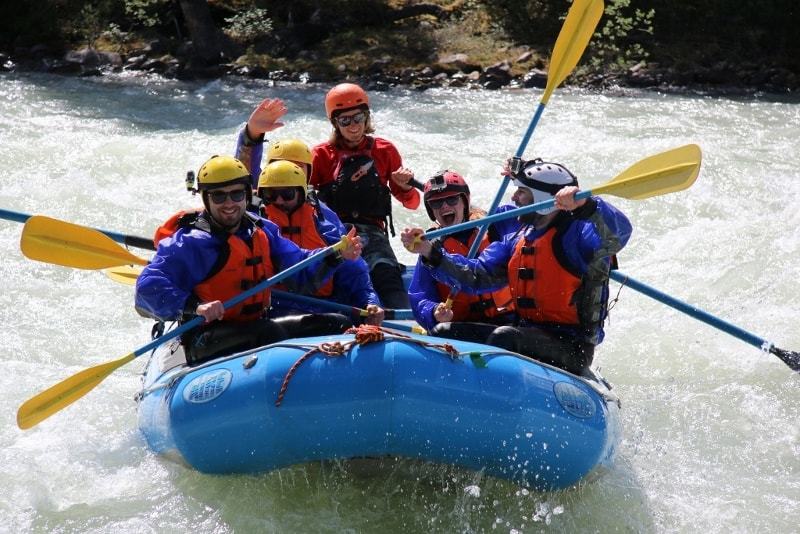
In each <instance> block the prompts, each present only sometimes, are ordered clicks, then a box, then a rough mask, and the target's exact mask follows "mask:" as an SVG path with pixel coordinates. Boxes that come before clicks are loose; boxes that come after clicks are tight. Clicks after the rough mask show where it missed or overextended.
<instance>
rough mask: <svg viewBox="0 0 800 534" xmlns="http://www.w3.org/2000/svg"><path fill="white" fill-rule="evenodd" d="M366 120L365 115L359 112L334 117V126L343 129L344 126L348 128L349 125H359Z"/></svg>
mask: <svg viewBox="0 0 800 534" xmlns="http://www.w3.org/2000/svg"><path fill="white" fill-rule="evenodd" d="M365 120H367V114H366V113H364V112H363V111H359V112H358V113H356V114H355V115H347V116H345V117H336V124H338V125H339V126H341V127H342V128H344V127H345V126H350V123H351V122H352V123H354V124H361V123H362V122H364V121H365Z"/></svg>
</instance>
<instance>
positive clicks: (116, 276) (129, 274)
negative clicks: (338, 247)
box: [103, 265, 426, 334]
mask: <svg viewBox="0 0 800 534" xmlns="http://www.w3.org/2000/svg"><path fill="white" fill-rule="evenodd" d="M103 272H104V273H105V274H106V275H107V276H108V277H109V278H111V279H112V280H114V281H115V282H119V283H121V284H126V285H134V284H135V283H136V279H137V278H138V277H139V274H140V273H141V272H142V271H141V269H140V268H139V267H133V266H131V265H122V266H120V267H109V268H108V269H103ZM272 296H273V297H277V298H280V299H286V300H290V301H293V302H297V303H300V304H309V305H312V306H321V307H325V308H328V309H329V310H335V311H340V312H343V313H345V314H348V315H350V314H353V315H357V316H360V317H367V316H368V315H369V312H367V310H364V309H362V308H357V307H355V306H348V305H346V304H340V303H338V302H333V301H330V300H323V299H319V298H314V297H309V296H306V295H296V294H294V293H289V292H287V291H281V290H279V289H275V290H273V291H272ZM383 311H384V316H385V317H386V318H387V319H389V320H391V319H400V320H403V319H413V318H414V317H413V315H412V314H411V310H383ZM382 324H383V325H384V326H387V327H389V328H395V329H398V330H405V331H408V332H414V333H416V334H425V333H426V331H425V330H424V329H422V328H419V327H416V326H408V325H404V324H400V323H390V322H388V321H383V323H382Z"/></svg>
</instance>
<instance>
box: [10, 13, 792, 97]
mask: <svg viewBox="0 0 800 534" xmlns="http://www.w3.org/2000/svg"><path fill="white" fill-rule="evenodd" d="M605 4H606V9H605V14H604V17H603V19H602V20H601V22H600V25H599V26H598V31H597V34H596V35H595V37H594V38H593V39H592V42H591V44H590V47H589V49H588V51H587V56H586V57H585V58H584V60H583V61H582V64H581V68H580V69H579V70H577V71H576V73H575V75H574V76H573V80H572V81H573V83H582V84H587V85H608V84H611V83H620V84H623V85H638V86H665V85H667V86H690V87H691V86H698V85H700V86H715V85H716V86H723V87H725V86H731V87H735V86H738V87H752V88H757V89H767V90H786V89H790V90H791V89H796V88H797V87H798V85H799V84H800V77H799V76H798V72H800V32H797V31H796V29H795V27H796V25H797V23H798V22H800V16H798V8H797V7H796V4H795V3H794V2H790V1H789V0H772V1H770V2H758V1H754V0H697V1H694V2H674V1H671V0H641V1H638V2H637V1H635V0H606V2H605ZM568 7H569V2H568V1H567V0H450V1H439V0H423V1H399V0H339V1H337V2H328V1H322V0H295V1H293V2H284V1H279V0H219V1H209V2H206V1H205V0H99V1H94V2H82V1H78V0H40V1H39V2H35V3H33V2H19V3H10V2H6V3H3V4H2V5H1V6H0V51H3V58H2V61H0V64H2V65H3V67H4V68H5V69H7V70H8V69H10V68H16V67H17V66H19V67H21V68H34V69H40V70H51V71H56V72H72V73H78V74H87V73H89V74H92V73H95V72H94V71H93V69H94V70H95V71H100V70H102V69H99V68H96V67H101V66H107V67H110V68H115V69H122V68H130V69H139V70H155V71H157V72H162V73H165V74H167V75H175V76H178V77H198V76H218V75H223V74H225V73H238V74H245V75H250V76H259V77H273V78H278V79H281V77H284V78H286V79H295V78H300V79H310V80H325V81H328V80H336V79H342V78H345V77H348V76H350V77H360V78H368V79H373V80H374V81H376V83H379V84H380V83H385V84H392V83H411V84H416V85H419V86H421V87H425V86H426V83H432V82H434V81H435V80H436V79H437V76H438V80H439V81H440V82H446V83H447V84H456V81H458V80H462V82H464V83H466V82H469V81H472V82H475V83H480V84H481V85H482V86H484V87H489V88H492V87H498V86H503V85H507V84H508V83H518V84H523V85H537V84H540V83H541V82H542V79H543V76H545V74H544V73H546V67H547V63H546V61H547V57H548V55H549V53H550V49H551V48H552V45H553V42H554V41H555V37H556V35H557V34H558V31H559V29H560V27H561V23H562V17H563V16H564V14H565V13H566V11H567V9H568ZM81 48H84V49H85V50H84V52H83V53H82V54H77V55H76V54H75V53H74V51H75V50H79V49H81ZM70 51H73V52H72V54H71V55H69V53H70ZM95 51H98V52H100V53H103V55H101V56H97V54H95ZM87 57H89V60H87ZM87 63H88V67H87ZM454 76H455V78H454Z"/></svg>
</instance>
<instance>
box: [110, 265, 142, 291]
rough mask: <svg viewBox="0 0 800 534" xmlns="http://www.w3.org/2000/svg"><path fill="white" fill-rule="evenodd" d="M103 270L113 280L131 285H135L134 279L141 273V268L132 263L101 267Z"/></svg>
mask: <svg viewBox="0 0 800 534" xmlns="http://www.w3.org/2000/svg"><path fill="white" fill-rule="evenodd" d="M103 272H104V273H105V274H106V276H108V277H109V278H111V279H112V280H113V281H115V282H119V283H120V284H125V285H129V286H133V285H136V279H137V278H139V275H140V274H142V268H141V267H135V266H133V265H121V266H119V267H109V268H108V269H103Z"/></svg>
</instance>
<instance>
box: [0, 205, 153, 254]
mask: <svg viewBox="0 0 800 534" xmlns="http://www.w3.org/2000/svg"><path fill="white" fill-rule="evenodd" d="M31 217H33V215H30V214H28V213H20V212H17V211H11V210H4V209H0V219H6V220H8V221H15V222H20V223H23V224H24V223H26V222H27V221H28V219H30V218H31ZM94 230H97V231H98V232H100V233H102V234H105V235H107V236H108V237H110V238H111V239H113V240H114V241H116V242H117V243H122V244H123V245H128V246H129V247H136V248H141V249H144V250H155V249H156V247H155V246H153V241H152V240H151V239H147V238H144V237H139V236H135V235H127V234H120V233H117V232H111V231H109V230H101V229H99V228H94Z"/></svg>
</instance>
